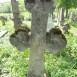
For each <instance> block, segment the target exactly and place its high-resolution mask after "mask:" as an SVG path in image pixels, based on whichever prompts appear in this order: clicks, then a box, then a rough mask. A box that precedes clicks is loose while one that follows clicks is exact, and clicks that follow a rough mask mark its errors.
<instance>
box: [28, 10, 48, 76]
mask: <svg viewBox="0 0 77 77" xmlns="http://www.w3.org/2000/svg"><path fill="white" fill-rule="evenodd" d="M47 20H48V14H45V13H43V14H42V13H39V12H38V11H37V12H34V13H33V14H32V27H31V30H32V31H31V32H32V40H31V41H32V42H31V47H30V48H31V49H30V50H31V52H30V58H29V68H28V77H44V46H45V45H44V43H45V37H46V29H47Z"/></svg>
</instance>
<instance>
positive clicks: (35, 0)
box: [10, 0, 66, 77]
mask: <svg viewBox="0 0 77 77" xmlns="http://www.w3.org/2000/svg"><path fill="white" fill-rule="evenodd" d="M25 7H26V8H27V10H28V11H29V12H30V13H32V23H31V31H30V29H29V28H22V29H19V30H17V31H15V33H13V34H12V35H11V36H10V43H11V44H12V45H13V46H15V47H16V48H17V49H18V50H23V51H24V50H25V49H26V48H27V47H30V57H29V66H28V75H27V76H28V77H44V51H45V49H48V50H49V51H50V52H53V53H54V52H55V51H58V50H61V49H64V48H65V46H66V38H65V37H64V35H63V34H62V32H61V31H60V30H59V29H58V28H54V29H51V30H49V32H46V31H47V20H48V14H49V13H50V12H53V11H54V9H55V6H54V1H53V0H25Z"/></svg>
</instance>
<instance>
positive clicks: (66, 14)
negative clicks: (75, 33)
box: [66, 9, 68, 18]
mask: <svg viewBox="0 0 77 77" xmlns="http://www.w3.org/2000/svg"><path fill="white" fill-rule="evenodd" d="M66 18H68V9H66Z"/></svg>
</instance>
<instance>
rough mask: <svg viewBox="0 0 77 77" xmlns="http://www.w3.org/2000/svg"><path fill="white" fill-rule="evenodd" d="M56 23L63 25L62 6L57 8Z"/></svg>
mask: <svg viewBox="0 0 77 77" xmlns="http://www.w3.org/2000/svg"><path fill="white" fill-rule="evenodd" d="M57 22H58V25H59V26H62V25H63V22H64V9H63V8H60V9H59V14H58V20H57Z"/></svg>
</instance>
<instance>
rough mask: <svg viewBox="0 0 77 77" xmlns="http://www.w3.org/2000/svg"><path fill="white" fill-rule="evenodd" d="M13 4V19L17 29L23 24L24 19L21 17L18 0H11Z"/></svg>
mask: <svg viewBox="0 0 77 77" xmlns="http://www.w3.org/2000/svg"><path fill="white" fill-rule="evenodd" d="M11 5H12V11H13V17H14V18H13V21H14V27H15V29H17V28H19V27H20V26H21V24H22V21H21V19H20V17H19V6H18V1H16V0H11Z"/></svg>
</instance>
